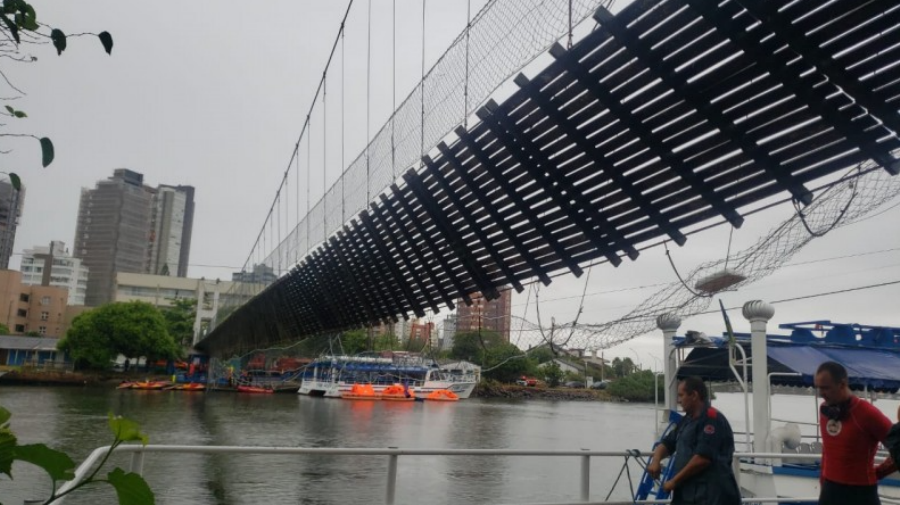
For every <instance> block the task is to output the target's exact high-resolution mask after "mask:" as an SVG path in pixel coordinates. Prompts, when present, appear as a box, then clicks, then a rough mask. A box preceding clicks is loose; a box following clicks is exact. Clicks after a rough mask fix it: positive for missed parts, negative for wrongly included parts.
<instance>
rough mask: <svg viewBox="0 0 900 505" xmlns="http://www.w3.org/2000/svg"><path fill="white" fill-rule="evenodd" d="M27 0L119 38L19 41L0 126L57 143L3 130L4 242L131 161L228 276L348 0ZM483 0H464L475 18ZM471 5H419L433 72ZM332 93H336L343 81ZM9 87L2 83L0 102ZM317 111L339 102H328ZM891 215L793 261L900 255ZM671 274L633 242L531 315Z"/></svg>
mask: <svg viewBox="0 0 900 505" xmlns="http://www.w3.org/2000/svg"><path fill="white" fill-rule="evenodd" d="M33 3H34V4H35V5H36V7H37V10H38V16H39V18H40V20H41V21H43V22H46V23H49V24H52V25H54V26H59V27H61V28H62V29H64V30H65V31H66V32H67V33H77V32H86V31H90V32H99V31H102V30H108V31H109V32H111V33H112V35H113V37H114V39H115V48H114V50H113V55H112V57H109V56H107V55H106V54H105V53H104V52H103V50H102V48H101V46H100V43H99V41H98V40H97V39H96V38H93V37H83V38H80V39H71V40H70V41H69V49H68V50H67V51H66V53H64V54H63V56H62V57H57V56H56V54H55V52H54V51H53V50H52V48H51V47H49V46H48V47H38V48H34V49H33V50H29V51H30V52H31V53H32V54H34V55H35V56H37V57H38V58H39V61H38V62H36V63H34V64H29V65H14V64H11V63H9V62H7V63H4V64H3V66H2V67H0V68H2V69H3V71H4V72H5V73H6V74H7V75H8V76H9V77H10V78H11V79H12V80H13V82H14V83H15V84H16V85H17V86H18V87H20V88H21V89H23V90H24V91H25V92H26V93H27V96H25V97H23V98H21V99H19V100H17V101H16V102H15V106H16V108H18V109H21V110H24V111H26V112H27V113H28V115H29V118H28V119H24V120H19V121H17V122H15V123H11V124H10V125H9V126H8V127H7V130H8V131H18V132H23V133H34V134H37V135H39V136H48V137H50V138H52V139H53V141H54V143H55V145H56V156H57V157H56V161H55V162H54V163H53V164H52V165H51V166H50V167H49V168H47V169H41V168H40V151H39V148H38V146H37V142H36V141H33V140H30V139H15V140H12V139H5V140H4V142H3V149H8V148H14V149H15V150H14V152H13V153H12V154H9V155H6V156H4V163H5V168H4V169H5V170H7V169H8V170H13V171H16V172H18V173H20V174H21V175H22V178H23V181H24V183H25V184H26V186H27V197H26V203H25V212H24V215H23V218H22V221H21V226H20V228H19V232H18V234H17V237H16V251H21V250H22V249H25V248H30V247H32V246H34V245H39V244H47V243H48V242H49V241H50V240H64V241H65V242H66V243H67V244H69V245H71V243H72V238H73V235H74V233H75V219H76V215H77V210H78V197H79V190H80V188H82V187H90V186H93V184H94V183H95V182H96V181H97V180H100V179H103V178H106V177H108V176H109V175H111V174H112V170H113V169H115V168H119V167H127V168H130V169H132V170H136V171H138V172H142V173H143V174H144V175H145V181H146V182H147V183H148V184H151V185H156V184H160V183H166V184H189V185H193V186H195V187H196V188H197V195H196V203H197V213H196V217H195V221H194V236H193V242H192V247H191V266H190V268H189V274H190V275H191V276H192V277H199V276H206V277H208V278H213V277H221V278H223V279H225V278H230V274H231V272H232V271H233V270H235V269H238V268H239V267H240V266H241V265H242V264H243V262H244V260H245V259H246V257H247V255H248V253H249V251H250V247H251V246H252V243H253V240H254V239H255V237H256V234H257V233H258V231H259V227H260V226H261V225H262V222H263V219H264V217H265V214H266V212H267V210H268V207H269V205H270V204H271V201H272V198H273V196H274V193H275V190H276V188H277V185H278V183H279V181H280V179H281V177H282V173H283V171H284V169H285V167H286V165H287V163H288V160H289V159H290V155H291V152H292V150H293V145H294V143H295V142H296V140H297V137H298V135H299V132H300V128H301V125H302V121H303V119H304V117H305V114H306V111H307V109H308V108H309V104H310V101H311V99H312V96H313V93H314V91H315V87H316V85H317V83H318V79H319V78H320V76H321V72H322V69H323V67H324V63H325V60H326V58H327V56H328V51H329V50H330V47H331V44H332V42H333V40H334V36H335V33H336V31H337V27H338V24H339V22H340V18H341V16H342V15H343V13H344V10H345V9H346V5H347V4H346V2H343V1H335V0H328V1H325V0H319V1H311V0H304V1H297V0H291V1H288V0H279V1H265V2H252V3H250V4H248V3H247V2H235V1H225V0H216V1H212V0H207V1H191V2H179V3H178V4H177V8H175V5H176V4H160V3H158V2H133V1H121V0H115V1H112V0H109V1H100V0H86V1H79V2H46V1H39V0H36V1H34V2H33ZM483 3H484V2H483V1H473V2H472V12H473V13H474V12H476V11H477V10H478V9H480V8H481V6H482V5H483ZM367 5H368V4H367V2H365V1H357V2H356V3H355V5H354V8H353V11H352V12H351V15H350V19H349V21H348V28H347V37H346V51H347V59H346V68H347V77H346V83H347V84H346V89H345V93H346V95H345V98H346V104H347V105H346V106H347V120H346V125H345V126H346V160H347V162H349V161H350V160H352V159H353V158H354V157H355V156H356V154H357V153H358V152H359V151H360V150H361V149H362V147H363V145H364V142H365V131H366V128H365V107H366V86H365V75H366V74H365V70H366V15H367V11H366V9H367ZM373 5H374V10H373V11H374V12H373V26H374V28H373V33H372V39H373V45H372V60H373V69H374V70H373V76H372V81H373V89H372V92H371V93H372V103H371V107H372V116H371V117H372V120H371V131H372V132H373V133H374V132H375V131H377V130H378V128H379V127H380V126H381V124H382V123H383V122H384V121H385V120H386V118H387V117H388V115H389V114H390V112H391V101H392V99H391V92H392V88H391V2H390V1H388V0H374V4H373ZM466 7H467V6H466V2H465V1H464V0H455V1H450V0H440V1H437V0H432V1H429V2H428V3H427V12H426V19H427V41H426V47H425V56H426V65H427V66H428V67H430V66H431V65H432V64H433V63H434V61H435V59H436V58H437V57H439V56H440V54H441V53H442V52H443V51H444V50H445V49H446V47H447V46H448V45H449V43H450V42H451V41H452V40H453V39H454V38H455V37H456V35H457V34H458V33H459V32H460V31H461V30H462V28H463V27H464V25H465V22H466ZM397 11H398V16H397V17H398V23H397V25H398V30H397V47H398V54H397V61H398V67H397V88H396V97H397V102H398V103H399V102H401V101H402V99H403V98H404V97H405V96H406V95H407V94H408V92H409V91H410V89H411V88H412V87H413V86H414V85H415V84H416V82H417V81H418V78H419V76H420V64H421V63H420V59H421V50H422V47H421V19H422V2H421V1H419V0H397ZM335 64H336V65H339V64H340V60H337V61H336V63H335ZM330 91H331V93H333V94H332V95H331V96H333V97H335V98H336V97H337V93H338V91H337V89H336V88H330ZM9 94H10V92H9V90H8V89H4V91H3V93H2V96H9ZM331 103H332V104H334V103H335V102H331ZM329 107H333V108H332V109H330V110H333V111H336V112H337V113H338V114H339V113H340V110H339V109H338V108H337V107H336V106H335V105H329ZM13 129H14V130H13ZM331 157H332V159H336V158H337V155H336V154H333V155H331ZM338 173H339V167H338V166H337V164H335V165H334V166H333V167H330V168H329V175H328V176H327V177H328V179H327V182H328V184H329V185H330V184H331V183H332V182H333V180H334V179H335V178H336V177H337V175H338ZM321 178H322V175H321V170H315V171H314V172H313V173H312V174H311V179H312V181H311V187H312V188H314V189H313V197H314V199H318V197H320V196H321V189H320V188H321V187H322V179H321ZM302 205H305V202H304V203H303V204H302ZM791 211H792V210H791V208H790V206H781V207H780V208H777V209H775V210H771V211H767V212H764V213H761V214H757V215H754V216H751V217H750V218H748V219H747V222H746V223H745V225H744V227H743V228H742V229H740V230H737V231H736V232H735V234H734V245H733V246H732V249H733V250H738V249H740V248H742V247H744V246H746V245H748V244H750V243H752V242H754V241H755V240H756V239H757V238H758V237H759V236H760V235H761V234H762V233H764V232H765V231H766V230H768V229H769V228H770V227H771V226H773V225H774V224H775V223H777V222H779V221H781V220H783V219H785V218H787V217H788V216H789V215H790V212H791ZM898 218H900V209H897V210H892V211H889V212H887V213H885V214H883V215H881V216H879V217H877V218H874V219H871V220H868V221H865V222H863V223H860V224H857V225H854V226H849V227H846V228H842V229H839V230H836V231H834V232H833V233H831V234H829V235H828V236H826V237H825V238H822V239H819V240H816V241H814V242H813V243H812V244H811V245H809V246H808V247H807V248H806V249H805V250H804V251H803V252H802V253H801V254H799V255H798V256H797V257H795V258H794V260H792V262H793V263H799V262H804V261H810V260H816V259H823V258H831V257H835V256H842V255H848V254H857V253H865V252H873V251H879V250H884V249H898V248H900V233H898V231H900V227H898V225H897V219H898ZM727 241H728V229H727V228H724V227H720V228H717V229H714V230H710V231H708V232H706V233H703V234H700V235H696V236H692V237H691V238H690V239H689V240H688V243H687V245H686V246H685V247H683V248H680V249H675V250H673V255H674V258H675V261H676V263H677V265H678V267H679V270H681V271H682V272H687V271H690V270H691V269H692V268H693V267H694V266H696V265H697V264H698V263H701V262H703V261H708V260H714V259H720V258H722V257H723V256H724V254H725V250H726V246H727ZM13 265H14V266H13V268H15V267H16V266H17V265H18V257H16V258H14V261H13ZM221 267H225V268H221ZM674 279H675V277H674V274H673V272H672V270H671V268H670V267H669V264H668V262H667V261H666V259H665V255H664V252H663V250H662V249H653V250H649V251H645V252H644V253H643V254H642V255H641V257H640V258H639V259H638V261H636V262H629V261H627V260H626V262H625V263H623V264H622V266H620V267H619V268H613V267H611V266H608V265H603V266H599V267H596V268H594V270H593V272H592V274H591V278H590V282H589V285H588V286H587V287H586V288H585V286H584V280H583V279H575V278H573V277H565V276H564V277H560V278H557V279H556V280H555V281H554V283H553V284H552V285H551V286H550V287H548V288H543V289H542V290H541V299H542V302H541V311H542V315H543V316H544V317H545V318H547V319H549V317H550V316H551V315H552V316H555V317H556V318H557V321H569V320H571V319H572V318H573V317H574V315H575V313H576V311H577V309H578V305H579V304H578V302H579V298H578V295H580V294H581V292H582V290H584V289H586V291H587V293H588V296H587V297H586V298H585V305H584V314H583V315H582V317H581V321H582V322H603V321H606V320H609V319H611V318H615V317H617V316H619V315H622V314H624V313H626V312H627V311H628V310H629V309H630V308H632V307H633V306H634V305H636V304H637V303H639V302H640V301H641V300H642V299H643V298H645V297H646V296H649V295H650V294H652V293H653V289H654V288H644V289H631V288H637V287H639V286H646V285H653V284H658V283H664V282H671V281H672V280H674ZM896 279H900V251H898V250H894V251H889V252H884V253H878V254H870V255H867V256H864V257H857V258H853V259H842V260H834V261H826V262H819V263H813V264H808V265H799V266H790V267H787V268H785V269H783V270H782V271H780V272H778V273H776V274H775V275H773V276H771V277H770V278H768V279H766V280H764V281H762V282H759V283H757V284H756V285H753V286H750V287H748V288H745V289H743V290H741V292H737V293H727V294H725V295H724V300H725V302H726V305H728V306H736V305H740V304H742V303H743V302H744V301H746V300H749V299H756V298H761V299H767V300H775V299H784V298H789V297H794V296H802V295H808V294H812V293H816V292H823V291H831V290H837V289H843V288H849V287H854V286H861V285H865V284H872V283H877V282H884V281H890V280H896ZM611 291H612V292H611ZM604 292H606V293H604ZM572 297H575V298H572ZM898 299H900V285H894V286H891V287H886V288H879V289H872V290H865V291H859V292H855V293H849V294H844V295H840V296H832V297H824V298H818V299H812V300H804V301H799V302H794V303H787V304H783V305H778V306H777V307H776V316H775V322H776V323H783V322H790V321H803V320H812V319H831V320H833V321H839V322H859V323H869V324H893V325H900V311H898ZM525 302H526V297H525V293H523V294H522V295H516V296H515V297H514V299H513V304H514V306H515V310H516V311H517V312H518V313H519V314H522V313H525V311H526V307H527V314H526V317H527V318H529V319H534V302H533V300H531V302H530V303H529V304H528V305H527V306H526V303H525ZM732 321H733V322H734V323H735V326H736V330H738V331H745V330H747V327H748V325H747V323H746V322H745V321H744V320H743V318H742V317H741V316H740V313H739V311H735V312H734V313H733V314H732ZM683 328H691V329H698V330H703V331H706V332H707V333H718V332H720V331H721V321H720V318H719V317H718V316H716V315H713V316H698V317H695V318H692V319H690V320H688V321H685V323H684V324H683ZM515 339H516V337H515V333H514V334H513V340H514V341H515ZM659 342H660V339H659V338H658V336H657V335H656V334H653V335H650V336H645V337H640V338H637V339H635V340H633V341H631V342H629V343H628V344H625V345H623V346H620V347H618V348H615V349H612V350H609V351H607V352H606V356H607V357H611V356H623V357H624V356H631V357H632V359H635V357H636V356H635V355H637V357H638V359H639V360H640V361H641V362H642V363H643V364H644V366H647V367H654V368H655V367H658V366H659V358H660V357H661V354H662V353H661V352H660V350H659V347H660V343H659Z"/></svg>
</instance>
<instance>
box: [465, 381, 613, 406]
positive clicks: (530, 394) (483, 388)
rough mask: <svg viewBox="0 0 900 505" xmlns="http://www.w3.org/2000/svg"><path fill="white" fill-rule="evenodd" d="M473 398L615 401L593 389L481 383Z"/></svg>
mask: <svg viewBox="0 0 900 505" xmlns="http://www.w3.org/2000/svg"><path fill="white" fill-rule="evenodd" d="M472 397H473V398H521V399H535V400H570V401H607V402H610V401H617V400H616V399H615V398H614V397H612V396H611V395H610V394H609V393H607V392H606V391H600V390H594V389H567V388H538V387H525V386H516V385H512V384H497V383H485V382H482V383H480V384H478V386H476V387H475V391H474V392H472Z"/></svg>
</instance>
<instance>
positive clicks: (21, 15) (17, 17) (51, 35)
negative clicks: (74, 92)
mask: <svg viewBox="0 0 900 505" xmlns="http://www.w3.org/2000/svg"><path fill="white" fill-rule="evenodd" d="M0 33H2V35H3V36H2V37H0V52H2V53H3V56H4V57H5V59H4V61H6V62H16V63H33V62H36V61H37V57H35V56H33V55H31V54H27V53H26V52H25V48H26V47H36V46H38V45H40V44H42V43H44V42H45V41H46V40H47V39H49V40H50V42H51V43H52V44H53V47H54V48H55V49H56V53H57V55H62V53H63V51H65V50H66V48H67V47H68V39H69V38H71V37H82V36H96V37H97V38H98V39H99V41H100V44H101V45H102V46H103V50H104V51H106V53H107V54H112V48H113V39H112V35H110V34H109V32H101V33H99V34H92V33H80V34H77V35H70V36H66V34H65V32H63V30H62V29H60V28H58V27H52V26H49V25H47V24H46V23H45V22H42V21H41V22H39V21H38V15H37V11H36V10H35V8H34V6H32V5H31V4H29V3H28V2H26V1H25V0H3V3H2V7H0ZM0 74H2V77H3V79H2V81H3V82H5V84H6V86H7V88H8V89H7V90H4V92H3V93H2V96H3V97H4V98H0V101H9V100H15V99H17V98H20V97H22V96H24V95H25V93H24V92H23V91H22V90H20V89H19V88H17V87H16V86H15V85H14V84H13V83H12V82H11V81H10V80H9V78H8V77H7V75H6V74H5V73H4V72H3V71H2V69H0ZM3 109H4V110H5V112H2V111H0V115H3V116H7V117H9V118H11V119H13V120H19V119H25V118H27V117H28V114H26V113H25V111H22V110H17V109H16V108H14V107H13V106H11V105H9V104H4V107H3ZM0 137H29V138H33V139H35V140H37V141H38V145H39V146H40V149H41V165H43V166H44V167H47V166H48V165H50V163H52V162H53V159H54V158H55V156H56V153H55V150H54V148H53V142H52V141H51V140H50V139H49V138H47V137H38V136H37V135H32V134H23V133H0ZM0 173H4V174H7V175H8V176H9V179H10V183H11V184H12V185H13V187H14V188H15V189H16V190H19V189H21V187H22V182H21V179H20V177H19V175H18V174H16V173H14V172H9V173H7V172H0Z"/></svg>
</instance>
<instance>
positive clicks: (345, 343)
mask: <svg viewBox="0 0 900 505" xmlns="http://www.w3.org/2000/svg"><path fill="white" fill-rule="evenodd" d="M341 346H342V347H343V349H344V353H345V354H348V355H354V354H359V353H361V352H365V351H368V350H369V335H368V331H366V329H365V328H359V329H356V330H350V331H345V332H344V333H343V334H341Z"/></svg>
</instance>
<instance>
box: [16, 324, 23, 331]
mask: <svg viewBox="0 0 900 505" xmlns="http://www.w3.org/2000/svg"><path fill="white" fill-rule="evenodd" d="M16 333H25V325H24V324H17V325H16Z"/></svg>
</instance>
